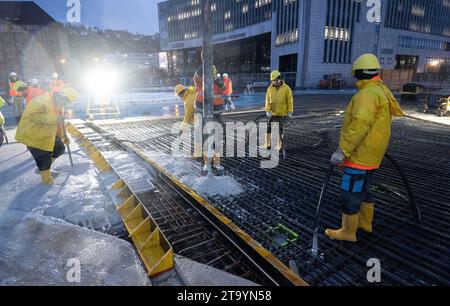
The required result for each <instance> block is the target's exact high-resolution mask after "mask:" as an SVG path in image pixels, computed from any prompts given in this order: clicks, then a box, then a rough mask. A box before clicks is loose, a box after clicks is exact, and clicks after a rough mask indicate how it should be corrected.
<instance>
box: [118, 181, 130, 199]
mask: <svg viewBox="0 0 450 306" xmlns="http://www.w3.org/2000/svg"><path fill="white" fill-rule="evenodd" d="M132 195H133V193H132V192H131V190H130V188H128V186H127V185H126V184H125V186H123V188H122V190H121V191H120V192H119V194H118V195H117V196H118V197H119V198H121V199H123V200H126V199H128V198H129V197H131V196H132Z"/></svg>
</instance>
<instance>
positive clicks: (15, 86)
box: [12, 81, 27, 91]
mask: <svg viewBox="0 0 450 306" xmlns="http://www.w3.org/2000/svg"><path fill="white" fill-rule="evenodd" d="M23 87H27V84H25V83H24V82H22V81H17V82H15V83H14V85H13V87H12V89H14V90H15V91H18V90H19V89H21V88H23Z"/></svg>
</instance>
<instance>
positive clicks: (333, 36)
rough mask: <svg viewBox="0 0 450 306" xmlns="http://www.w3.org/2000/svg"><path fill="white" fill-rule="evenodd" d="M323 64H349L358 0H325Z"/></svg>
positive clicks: (358, 5) (358, 6)
mask: <svg viewBox="0 0 450 306" xmlns="http://www.w3.org/2000/svg"><path fill="white" fill-rule="evenodd" d="M326 1H327V12H326V22H325V34H324V37H325V43H324V54H323V62H324V63H333V64H348V63H350V62H351V49H352V35H353V29H354V26H355V22H356V21H357V20H358V15H359V9H360V1H359V0H326Z"/></svg>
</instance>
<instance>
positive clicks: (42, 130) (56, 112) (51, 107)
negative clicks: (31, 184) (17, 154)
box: [16, 88, 78, 185]
mask: <svg viewBox="0 0 450 306" xmlns="http://www.w3.org/2000/svg"><path fill="white" fill-rule="evenodd" d="M77 99H78V93H77V91H76V90H74V89H72V88H63V89H62V90H61V91H60V92H58V93H53V92H47V93H46V94H45V95H43V96H39V97H36V98H34V99H33V100H32V102H31V103H30V105H28V107H27V108H26V109H25V112H24V114H23V116H22V119H21V120H20V123H19V126H18V127H17V131H16V140H17V141H18V142H20V143H23V144H24V145H26V146H27V147H28V150H29V151H30V153H31V155H32V156H33V158H34V160H35V161H36V165H37V167H38V169H39V171H40V174H41V176H42V183H43V184H44V185H51V184H53V182H54V180H53V178H52V175H51V172H50V167H51V165H52V163H53V162H54V160H55V159H56V158H58V157H59V156H61V155H63V154H64V152H65V146H64V145H65V144H69V139H66V138H64V133H63V124H64V116H63V114H64V107H65V106H66V105H68V104H69V103H73V102H75V101H76V100H77Z"/></svg>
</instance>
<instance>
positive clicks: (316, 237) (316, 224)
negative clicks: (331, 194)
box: [311, 165, 334, 258]
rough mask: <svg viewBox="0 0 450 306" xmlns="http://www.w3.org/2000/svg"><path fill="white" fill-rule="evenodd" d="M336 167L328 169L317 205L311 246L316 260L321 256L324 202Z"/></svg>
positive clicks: (331, 166) (332, 166)
mask: <svg viewBox="0 0 450 306" xmlns="http://www.w3.org/2000/svg"><path fill="white" fill-rule="evenodd" d="M333 170H334V165H330V167H329V168H328V172H327V174H326V176H325V180H324V183H323V186H322V190H321V192H320V197H319V203H318V204H317V210H316V218H315V220H314V234H313V241H312V246H311V255H312V256H313V257H314V258H318V256H319V224H320V215H321V212H322V202H323V199H324V196H325V193H326V192H327V190H328V185H329V184H330V180H331V176H332V175H333Z"/></svg>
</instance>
